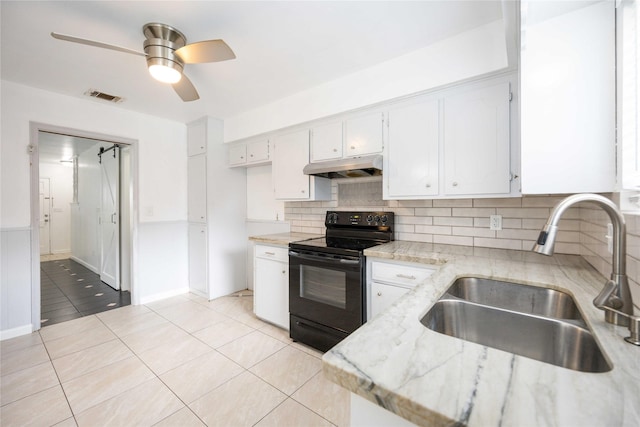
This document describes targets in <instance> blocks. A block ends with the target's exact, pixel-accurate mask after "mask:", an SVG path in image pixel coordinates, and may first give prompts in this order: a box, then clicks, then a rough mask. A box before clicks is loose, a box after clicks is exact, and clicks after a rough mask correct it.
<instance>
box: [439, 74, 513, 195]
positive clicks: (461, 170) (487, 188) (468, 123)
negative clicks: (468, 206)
mask: <svg viewBox="0 0 640 427" xmlns="http://www.w3.org/2000/svg"><path fill="white" fill-rule="evenodd" d="M509 93H510V91H509V83H507V82H505V83H500V84H495V85H491V86H488V87H483V88H479V89H472V90H469V91H466V92H462V93H458V94H455V95H450V96H446V97H445V99H444V156H445V183H444V184H445V189H444V192H445V194H508V193H509V192H510V187H511V184H510V178H511V176H510V168H509V164H510V162H509V158H510V151H509V140H510V139H509Z"/></svg>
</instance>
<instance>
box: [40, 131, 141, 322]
mask: <svg viewBox="0 0 640 427" xmlns="http://www.w3.org/2000/svg"><path fill="white" fill-rule="evenodd" d="M31 142H32V144H31V151H32V173H31V178H32V185H31V192H32V197H31V201H32V203H31V205H32V225H33V223H34V220H35V217H36V215H37V218H38V222H37V227H33V228H32V229H33V230H34V231H37V233H33V234H32V251H33V252H35V251H36V250H37V251H39V252H40V253H38V254H37V255H38V256H34V257H32V259H33V260H34V261H33V265H32V269H33V274H32V277H33V281H32V290H33V292H32V295H33V299H32V310H33V311H32V318H33V324H34V327H35V326H36V325H39V326H47V325H49V324H54V323H58V322H59V321H64V320H69V319H72V318H75V317H81V316H85V315H90V314H95V313H98V312H101V311H106V310H110V309H113V308H117V307H120V306H123V305H128V304H130V303H131V301H132V300H134V301H135V298H132V296H135V284H134V280H133V268H132V265H133V263H132V260H131V257H132V254H133V252H134V251H133V244H134V242H133V238H132V236H134V235H135V233H134V231H135V221H134V219H133V216H132V212H134V207H133V202H134V200H135V198H134V188H135V185H134V184H135V183H134V180H135V178H136V174H135V173H134V172H135V170H136V168H135V164H134V161H135V158H136V156H135V153H136V148H137V147H136V145H135V141H133V140H128V139H123V138H119V137H111V136H108V135H102V134H95V133H89V132H85V131H78V130H73V129H63V128H59V127H55V126H49V125H42V124H34V123H32V126H31ZM43 165H46V167H43ZM61 171H66V173H65V172H61ZM36 183H37V186H35V185H34V184H36ZM34 187H35V188H34ZM34 190H37V191H36V192H37V202H38V203H37V204H36V203H35V200H34V199H35V197H34V196H36V194H34ZM65 196H68V197H65ZM36 240H37V242H36ZM36 243H37V245H36ZM34 249H35V250H34ZM39 255H44V256H43V257H42V260H41V257H40V256H39ZM38 261H41V262H42V263H41V262H38Z"/></svg>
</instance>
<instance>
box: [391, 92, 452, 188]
mask: <svg viewBox="0 0 640 427" xmlns="http://www.w3.org/2000/svg"><path fill="white" fill-rule="evenodd" d="M439 117H440V116H439V103H438V100H437V99H434V100H430V101H427V102H423V103H420V104H413V105H407V106H404V107H400V108H396V109H393V110H391V111H389V141H388V143H387V146H386V147H385V148H386V151H385V163H386V164H385V171H384V174H383V179H385V181H387V185H386V186H385V187H386V188H385V189H386V190H387V193H388V194H386V195H385V198H394V197H421V196H433V195H437V194H438V161H439V153H438V146H439V134H440V124H439Z"/></svg>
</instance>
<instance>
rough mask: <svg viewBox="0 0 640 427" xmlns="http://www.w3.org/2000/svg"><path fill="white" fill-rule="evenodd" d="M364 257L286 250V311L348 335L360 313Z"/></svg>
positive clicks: (362, 316) (358, 322) (359, 320)
mask: <svg viewBox="0 0 640 427" xmlns="http://www.w3.org/2000/svg"><path fill="white" fill-rule="evenodd" d="M363 267H364V257H363V256H359V255H358V256H342V255H334V254H324V253H319V252H315V251H304V250H290V251H289V312H290V313H291V315H292V316H296V317H298V318H302V319H306V320H311V321H312V322H315V323H317V324H319V325H323V326H327V327H329V328H333V329H337V330H339V331H341V332H344V333H346V334H349V333H351V332H353V331H355V330H356V329H357V328H358V327H359V326H361V325H362V324H363V322H364V319H365V313H364V304H363V301H364V286H363V283H364V281H363V274H364V268H363Z"/></svg>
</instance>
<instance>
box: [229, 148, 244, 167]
mask: <svg viewBox="0 0 640 427" xmlns="http://www.w3.org/2000/svg"><path fill="white" fill-rule="evenodd" d="M245 163H247V144H233V145H232V146H230V147H229V165H230V166H237V165H244V164H245Z"/></svg>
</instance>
